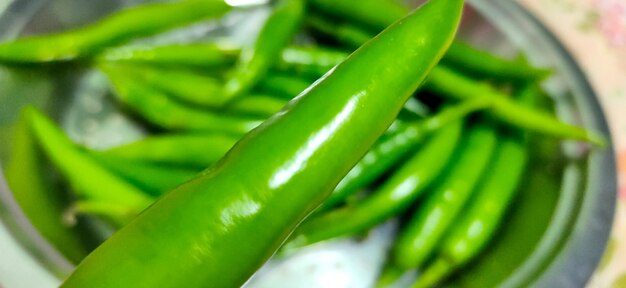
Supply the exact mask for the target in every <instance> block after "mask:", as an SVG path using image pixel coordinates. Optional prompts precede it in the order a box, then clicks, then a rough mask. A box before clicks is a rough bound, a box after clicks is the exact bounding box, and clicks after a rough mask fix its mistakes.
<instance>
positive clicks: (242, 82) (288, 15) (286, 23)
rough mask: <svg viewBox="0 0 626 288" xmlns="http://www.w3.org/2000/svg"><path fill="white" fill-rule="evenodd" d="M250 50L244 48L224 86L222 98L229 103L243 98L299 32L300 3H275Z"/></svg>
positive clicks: (281, 0)
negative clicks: (231, 100) (240, 97)
mask: <svg viewBox="0 0 626 288" xmlns="http://www.w3.org/2000/svg"><path fill="white" fill-rule="evenodd" d="M277 2H278V3H276V4H275V5H274V7H272V12H271V14H270V16H269V18H268V19H267V21H266V22H265V23H264V24H263V27H262V28H261V31H260V32H259V35H257V38H256V40H255V42H254V45H252V46H251V47H244V48H243V50H242V51H241V53H240V55H239V59H238V61H237V65H236V66H235V69H234V71H232V74H231V75H230V76H229V77H228V79H227V80H226V83H225V84H224V90H223V96H224V97H225V99H227V100H230V99H234V98H237V97H239V96H242V95H244V94H247V93H248V92H249V91H250V90H251V89H252V88H253V87H254V86H256V84H257V83H258V82H259V80H260V79H261V78H263V76H264V75H265V73H266V72H267V71H268V70H269V69H270V67H272V66H273V65H274V63H275V62H277V60H278V59H279V58H280V54H281V51H282V50H283V49H284V48H285V47H287V45H288V44H289V42H291V40H292V38H293V37H294V36H295V34H296V32H297V31H298V30H299V28H300V23H301V22H302V18H303V17H304V9H305V1H304V0H278V1H277Z"/></svg>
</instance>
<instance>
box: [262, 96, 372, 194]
mask: <svg viewBox="0 0 626 288" xmlns="http://www.w3.org/2000/svg"><path fill="white" fill-rule="evenodd" d="M364 94H365V91H362V92H359V94H358V95H356V96H355V97H352V99H351V100H350V101H349V102H348V103H347V104H346V106H344V107H343V109H342V110H341V112H340V113H339V114H337V116H335V118H334V119H333V120H332V121H331V122H330V123H329V124H328V125H326V127H324V128H322V129H320V131H318V132H317V133H315V134H313V135H311V137H310V138H309V139H308V140H307V141H306V144H305V145H304V147H302V148H300V150H298V152H296V156H295V157H294V158H292V159H290V160H289V161H288V162H287V163H285V164H284V165H283V166H281V167H280V168H278V170H277V171H276V172H275V173H274V176H273V177H272V178H271V179H270V182H269V186H270V188H272V189H276V188H278V187H280V186H282V185H283V184H285V183H287V181H289V179H291V178H292V177H293V176H294V175H296V174H297V173H298V172H300V170H302V168H303V167H304V166H305V165H306V162H307V160H308V159H309V158H311V156H312V155H313V153H315V151H317V149H318V148H319V147H320V145H322V144H323V143H324V142H326V140H328V138H329V137H331V136H332V135H333V134H335V132H336V130H337V129H338V128H339V127H340V126H341V124H342V123H343V122H344V121H346V119H348V118H349V117H350V115H351V114H352V112H354V109H355V108H356V104H357V102H358V100H359V98H360V96H362V95H364Z"/></svg>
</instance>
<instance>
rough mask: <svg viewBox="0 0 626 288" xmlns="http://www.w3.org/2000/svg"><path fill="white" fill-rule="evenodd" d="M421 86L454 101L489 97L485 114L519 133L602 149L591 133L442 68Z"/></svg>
mask: <svg viewBox="0 0 626 288" xmlns="http://www.w3.org/2000/svg"><path fill="white" fill-rule="evenodd" d="M451 83H453V84H451ZM424 86H425V88H426V89H428V90H430V91H433V92H435V93H438V94H441V95H443V96H447V97H450V98H454V99H458V100H466V99H475V98H477V97H490V98H492V99H493V106H492V108H491V110H490V111H489V112H490V114H491V115H492V116H494V117H496V118H498V119H499V120H501V121H502V122H505V123H507V124H510V125H513V126H516V127H520V128H522V129H526V130H530V131H535V132H539V133H544V134H547V135H552V136H555V137H558V138H569V139H577V140H584V141H589V142H591V143H594V144H596V145H599V146H604V145H605V141H604V139H603V137H602V136H599V135H596V134H595V133H593V132H592V131H588V130H585V129H583V128H580V127H577V126H573V125H569V124H566V123H562V122H559V121H558V120H556V119H555V118H554V116H552V115H550V114H548V113H546V112H544V111H541V110H536V109H532V108H530V107H526V106H524V105H521V104H519V103H516V102H515V101H513V100H511V99H509V98H508V97H506V95H505V94H503V93H501V92H499V91H498V90H496V89H494V88H493V87H491V86H490V85H489V84H486V83H480V82H476V81H473V80H471V79H470V78H468V77H466V76H464V75H463V74H461V73H458V72H456V71H454V70H452V69H450V68H446V67H444V66H442V65H439V66H437V69H433V71H432V73H430V75H429V77H428V81H427V82H426V83H425V85H424Z"/></svg>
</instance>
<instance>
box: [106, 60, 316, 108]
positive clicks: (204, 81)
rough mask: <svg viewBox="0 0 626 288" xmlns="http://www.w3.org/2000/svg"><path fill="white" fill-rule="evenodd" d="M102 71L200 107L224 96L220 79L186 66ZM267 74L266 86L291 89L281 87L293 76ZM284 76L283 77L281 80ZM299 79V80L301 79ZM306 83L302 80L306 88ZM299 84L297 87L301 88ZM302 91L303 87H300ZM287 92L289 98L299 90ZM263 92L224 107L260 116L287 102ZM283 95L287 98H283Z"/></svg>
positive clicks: (216, 104) (119, 67) (218, 103)
mask: <svg viewBox="0 0 626 288" xmlns="http://www.w3.org/2000/svg"><path fill="white" fill-rule="evenodd" d="M105 70H109V71H111V70H113V71H114V72H109V73H116V76H117V77H120V76H123V77H125V79H126V80H127V81H129V80H130V81H137V82H138V83H139V84H140V85H143V86H146V85H147V86H152V87H154V88H156V89H158V90H160V91H161V92H163V93H167V95H168V96H170V97H171V98H175V99H179V100H181V102H185V103H188V104H195V105H201V106H202V107H207V108H215V107H220V106H222V105H223V104H224V102H225V99H224V97H223V94H222V82H221V81H220V80H218V79H216V78H214V77H211V76H209V75H203V74H199V73H196V72H194V71H190V70H187V69H155V67H145V66H143V67H140V66H129V65H124V66H122V65H115V66H112V65H110V64H108V65H107V67H106V68H105ZM278 77H279V78H280V79H275V78H277V77H276V76H274V77H272V76H268V77H267V78H268V81H264V82H269V81H272V83H270V84H269V85H270V86H278V85H281V84H282V85H281V86H280V87H281V88H280V89H282V91H280V92H279V93H281V92H282V93H285V91H287V92H294V91H293V90H292V91H289V89H292V87H285V84H286V85H289V84H291V83H293V82H294V81H296V82H297V81H301V80H299V79H298V80H293V79H291V78H293V77H280V76H278ZM285 78H286V79H285ZM301 82H302V81H301ZM308 84H309V83H306V86H305V88H306V87H308ZM301 87H302V86H300V87H298V88H301ZM302 90H304V88H302ZM302 90H299V91H298V92H297V93H293V94H291V97H289V99H291V98H293V96H295V95H297V94H298V93H300V92H301V91H302ZM276 98H277V97H271V96H267V95H249V96H247V97H245V98H243V99H238V100H236V101H235V102H234V103H232V104H231V105H229V107H228V108H227V109H226V110H228V111H231V112H233V113H235V114H237V113H239V114H247V115H248V116H260V117H263V118H267V117H269V116H271V115H273V114H274V113H276V112H278V111H279V110H280V108H282V107H283V106H285V104H286V103H287V101H285V100H281V99H276ZM285 98H287V97H285Z"/></svg>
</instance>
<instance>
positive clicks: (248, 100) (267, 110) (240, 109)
mask: <svg viewBox="0 0 626 288" xmlns="http://www.w3.org/2000/svg"><path fill="white" fill-rule="evenodd" d="M296 95H297V94H296ZM294 96H295V95H294ZM287 102H288V101H287V100H283V99H278V98H276V97H274V96H268V95H262V94H251V95H248V96H246V97H243V98H241V99H236V100H235V101H234V102H233V103H232V104H230V105H228V107H227V108H226V111H227V112H231V113H233V114H235V115H242V116H250V117H261V118H269V117H270V116H272V115H274V114H276V113H277V112H278V111H280V110H281V109H282V108H283V107H285V105H286V104H287Z"/></svg>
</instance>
